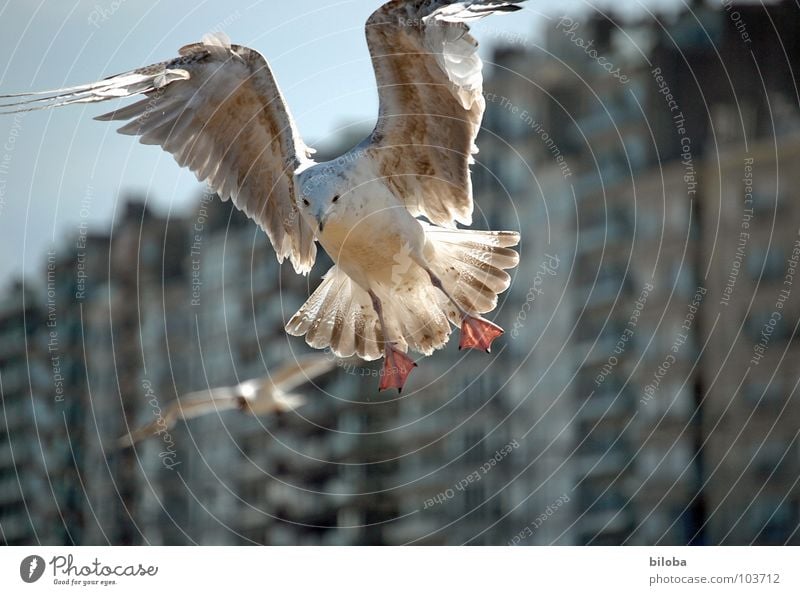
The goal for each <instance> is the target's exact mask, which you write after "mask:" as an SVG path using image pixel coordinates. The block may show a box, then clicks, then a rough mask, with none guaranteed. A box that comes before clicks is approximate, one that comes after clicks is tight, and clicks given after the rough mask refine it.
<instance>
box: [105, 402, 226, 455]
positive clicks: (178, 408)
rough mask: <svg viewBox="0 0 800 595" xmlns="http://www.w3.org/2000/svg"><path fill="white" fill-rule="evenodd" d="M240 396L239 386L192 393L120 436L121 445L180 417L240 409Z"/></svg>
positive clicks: (164, 428) (165, 427)
mask: <svg viewBox="0 0 800 595" xmlns="http://www.w3.org/2000/svg"><path fill="white" fill-rule="evenodd" d="M239 398H240V395H239V390H238V387H233V388H228V387H226V388H215V389H213V390H206V391H198V392H195V393H190V394H188V395H185V396H183V397H181V398H180V399H178V400H177V401H175V402H173V403H171V404H170V405H168V406H167V407H166V408H165V409H164V412H163V413H162V414H161V417H159V418H157V419H154V420H153V421H152V422H150V423H149V424H147V425H145V426H142V427H140V428H137V429H136V430H133V431H132V432H131V433H130V434H128V435H127V436H123V437H122V438H120V439H119V441H118V444H119V446H120V447H125V446H131V445H133V444H135V443H136V442H139V441H141V440H144V439H146V438H149V437H150V436H154V435H156V434H158V433H159V432H165V431H167V430H169V429H170V428H173V427H175V423H176V422H177V421H178V420H179V419H192V418H195V417H200V416H201V415H206V414H208V413H213V412H215V411H228V410H232V409H238V408H239V407H240V404H239V401H238V399H239Z"/></svg>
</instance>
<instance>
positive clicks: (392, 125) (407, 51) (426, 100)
mask: <svg viewBox="0 0 800 595" xmlns="http://www.w3.org/2000/svg"><path fill="white" fill-rule="evenodd" d="M521 1H524V0H518V1H517V2H510V1H509V2H504V1H500V0H463V1H454V0H428V1H427V2H408V1H407V0H393V1H392V2H388V3H386V4H384V5H383V6H382V7H381V8H379V9H378V10H377V11H375V12H374V13H373V14H372V16H370V18H369V20H368V21H367V26H366V33H367V43H368V45H369V50H370V54H371V55H372V63H373V67H374V69H375V78H376V79H377V83H378V93H379V98H380V114H379V117H378V124H377V125H376V127H375V130H374V131H373V133H372V136H371V137H370V139H368V140H369V141H370V143H371V144H369V145H368V146H367V149H366V150H367V151H368V152H369V153H370V154H371V155H372V157H373V158H374V159H375V161H376V162H377V163H378V166H379V171H380V173H381V174H382V175H383V176H384V178H383V179H384V180H385V182H386V183H387V184H389V186H390V187H392V190H393V192H394V194H395V195H396V196H397V197H398V198H399V199H400V200H402V201H404V202H405V205H406V207H407V208H408V210H409V211H410V212H411V214H412V215H414V216H420V215H422V216H425V217H427V218H428V220H430V221H431V223H434V224H436V225H442V226H448V227H452V226H454V225H455V223H456V222H458V223H463V224H464V225H470V224H471V223H472V211H473V202H472V182H471V179H470V172H469V166H470V165H471V164H472V163H474V158H473V154H475V153H477V151H478V149H477V147H476V146H475V138H476V137H477V135H478V131H479V129H480V125H481V119H482V118H483V112H484V109H485V106H486V102H485V100H484V97H483V73H482V68H483V63H482V61H481V59H480V57H479V55H478V43H477V41H476V40H475V39H474V38H473V37H472V36H471V35H470V34H469V27H468V26H467V24H466V23H467V22H470V21H473V20H477V19H480V18H482V17H485V16H488V15H491V14H494V13H497V12H511V11H515V10H519V9H520V7H519V6H517V4H518V3H519V2H521Z"/></svg>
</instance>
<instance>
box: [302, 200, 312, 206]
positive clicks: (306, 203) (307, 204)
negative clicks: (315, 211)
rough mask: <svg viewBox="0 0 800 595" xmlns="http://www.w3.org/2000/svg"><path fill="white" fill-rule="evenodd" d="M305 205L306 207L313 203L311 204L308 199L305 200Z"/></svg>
mask: <svg viewBox="0 0 800 595" xmlns="http://www.w3.org/2000/svg"><path fill="white" fill-rule="evenodd" d="M303 204H304V205H306V206H309V205H310V204H311V203H310V202H308V199H307V198H304V199H303Z"/></svg>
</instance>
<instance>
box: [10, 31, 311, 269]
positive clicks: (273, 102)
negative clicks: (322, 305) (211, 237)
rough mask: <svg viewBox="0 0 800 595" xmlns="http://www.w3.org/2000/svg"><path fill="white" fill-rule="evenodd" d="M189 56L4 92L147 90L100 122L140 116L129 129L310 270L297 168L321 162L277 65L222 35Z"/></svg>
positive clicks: (29, 106)
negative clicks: (275, 71)
mask: <svg viewBox="0 0 800 595" xmlns="http://www.w3.org/2000/svg"><path fill="white" fill-rule="evenodd" d="M179 53H180V57H179V58H176V59H174V60H170V61H167V62H162V63H160V64H154V65H152V66H147V67H144V68H139V69H137V70H133V71H131V72H127V73H123V74H120V75H117V76H112V77H109V78H107V79H104V80H102V81H100V82H97V83H92V84H89V85H82V86H79V87H71V88H68V89H59V90H57V91H52V92H44V93H31V94H21V95H4V96H0V98H3V99H9V98H15V101H13V102H12V103H6V104H5V105H0V109H2V108H11V111H14V112H16V111H30V110H34V109H46V108H51V107H58V106H61V105H70V104H74V103H94V102H97V101H106V100H109V99H116V98H120V97H130V96H132V95H137V94H143V95H145V98H144V99H142V100H141V101H138V102H137V103H134V104H132V105H129V106H127V107H123V108H120V109H118V110H115V111H113V112H111V113H108V114H105V115H103V116H99V117H98V118H96V119H98V120H131V121H130V122H129V123H128V124H126V125H125V126H123V127H122V128H120V130H119V132H121V133H123V134H130V135H138V136H140V137H141V138H140V142H142V143H144V144H152V145H160V146H161V147H163V148H164V149H165V150H166V151H168V152H169V153H171V154H172V155H173V157H175V160H176V161H177V162H178V164H180V165H181V166H182V167H188V168H189V169H191V170H192V171H193V172H194V173H195V175H196V176H197V178H198V179H199V180H200V181H207V182H208V184H209V186H210V187H211V188H212V189H213V190H214V191H215V192H217V193H218V194H219V196H220V197H221V198H222V199H223V200H228V199H229V198H230V199H233V202H234V204H235V205H236V206H237V207H238V208H239V209H240V210H242V211H244V213H245V214H247V215H248V216H249V217H250V218H251V219H253V220H254V221H256V222H257V223H258V224H259V225H260V226H261V227H262V228H263V229H264V231H265V232H266V233H267V235H268V236H269V239H270V241H271V242H272V245H273V247H274V248H275V252H276V253H277V255H278V259H279V260H280V261H281V262H282V261H283V260H284V259H285V258H287V257H288V258H289V259H290V260H291V261H292V264H293V265H294V268H295V270H296V271H297V272H299V273H307V272H308V271H309V270H310V269H311V266H312V265H313V263H314V258H315V256H316V245H315V244H314V234H313V231H312V230H311V228H310V227H308V225H307V224H306V223H305V222H304V221H303V219H302V217H301V216H300V214H299V212H298V210H297V207H296V205H295V188H294V181H293V174H294V173H295V171H296V170H297V169H299V168H301V167H303V166H305V165H307V164H309V163H311V161H310V154H311V152H312V151H311V150H310V149H308V148H307V147H306V146H305V144H304V143H303V141H302V140H301V139H300V135H299V134H298V132H297V128H296V126H295V124H294V121H293V120H292V117H291V115H290V113H289V111H288V109H287V107H286V103H285V101H284V99H283V96H282V95H281V92H280V89H279V88H278V85H277V84H276V82H275V79H274V77H273V75H272V71H271V70H270V67H269V65H268V64H267V61H266V60H265V59H264V58H263V57H262V56H261V55H260V54H259V53H258V52H256V51H255V50H251V49H249V48H246V47H242V46H238V45H231V44H230V42H229V41H228V39H227V37H225V36H223V35H221V34H217V35H210V36H206V37H205V38H204V39H203V41H202V42H201V43H196V44H192V45H188V46H185V47H184V48H182V49H181V50H180V52H179ZM0 113H2V112H0ZM6 113H8V112H6Z"/></svg>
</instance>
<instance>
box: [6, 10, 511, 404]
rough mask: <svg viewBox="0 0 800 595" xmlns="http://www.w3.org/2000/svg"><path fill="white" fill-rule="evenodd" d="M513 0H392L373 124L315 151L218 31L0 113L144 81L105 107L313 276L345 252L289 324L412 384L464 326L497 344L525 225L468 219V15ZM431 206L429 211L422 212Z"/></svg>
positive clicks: (270, 88) (376, 28) (377, 55)
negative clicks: (426, 360)
mask: <svg viewBox="0 0 800 595" xmlns="http://www.w3.org/2000/svg"><path fill="white" fill-rule="evenodd" d="M522 1H523V0H518V1H499V0H463V1H454V0H393V1H392V2H388V3H386V4H384V5H383V6H382V7H381V8H379V9H378V10H377V11H375V12H374V13H373V14H372V16H370V18H369V19H368V21H367V24H366V35H367V42H368V45H369V50H370V53H371V55H372V62H373V66H374V69H375V76H376V79H377V83H378V91H379V96H380V111H379V115H378V122H377V125H376V126H375V129H374V130H373V132H372V133H371V134H370V135H369V136H368V137H367V138H366V139H364V141H363V142H361V143H360V144H359V145H358V146H356V147H354V148H353V149H351V150H350V151H349V152H347V153H346V154H345V155H343V156H342V157H339V158H338V159H336V160H333V161H330V162H326V163H316V162H314V161H313V159H312V154H313V152H314V151H313V150H312V149H310V148H309V147H307V146H306V145H305V143H304V142H303V141H302V139H301V138H300V135H299V134H298V131H297V127H296V126H295V123H294V121H293V119H292V117H291V115H290V114H289V111H288V109H287V106H286V103H285V101H284V98H283V96H282V94H281V92H280V90H279V89H278V86H277V84H276V82H275V79H274V77H273V74H272V71H271V70H270V67H269V65H268V64H267V62H266V60H265V59H264V58H263V57H262V56H261V55H260V54H258V52H256V51H255V50H251V49H249V48H246V47H243V46H239V45H231V43H230V40H229V39H228V38H227V37H226V36H225V35H223V34H212V35H208V36H206V37H205V38H203V40H202V42H200V43H195V44H192V45H187V46H185V47H184V48H182V49H181V50H180V51H179V54H180V56H179V57H178V58H175V59H173V60H168V61H166V62H161V63H159V64H154V65H151V66H146V67H144V68H139V69H136V70H132V71H130V72H126V73H123V74H119V75H116V76H112V77H109V78H106V79H103V80H102V81H99V82H96V83H92V84H88V85H80V86H77V87H71V88H66V89H59V90H56V91H50V92H42V93H27V94H20V95H5V96H0V97H2V98H3V99H6V100H9V99H12V100H13V101H11V102H10V103H6V104H5V105H0V108H6V110H10V111H6V112H4V113H12V112H16V111H26V110H34V109H46V108H53V107H58V106H63V105H71V104H78V103H93V102H98V101H106V100H110V99H117V98H120V97H130V96H133V95H137V94H142V95H144V96H145V97H144V99H142V100H140V101H138V102H136V103H133V104H132V105H129V106H127V107H122V108H120V109H117V110H115V111H113V112H110V113H107V114H105V115H102V116H98V117H97V118H96V119H98V120H130V122H129V123H127V124H126V125H125V126H123V127H122V128H120V129H119V132H121V133H122V134H129V135H138V136H140V137H141V138H140V142H142V143H144V144H150V145H160V146H161V147H162V148H163V149H165V150H166V151H168V152H169V153H171V154H172V155H173V156H174V157H175V159H176V161H177V162H178V163H179V164H180V165H181V166H186V167H188V168H189V169H191V170H192V171H193V172H194V173H195V174H196V175H197V178H198V179H199V180H201V181H203V180H205V181H207V183H208V184H209V185H210V186H211V187H212V188H213V189H214V190H215V191H216V192H217V193H218V194H219V196H220V197H221V198H222V199H223V200H228V199H232V200H233V202H234V204H235V205H236V206H237V207H238V208H239V209H241V210H242V211H243V212H244V213H246V214H247V215H248V216H249V217H251V218H252V219H253V220H255V221H256V222H257V223H258V224H259V225H260V226H261V227H262V228H263V229H264V231H265V232H266V233H267V235H268V236H269V239H270V241H271V242H272V246H273V247H274V248H275V252H276V254H277V256H278V259H279V261H281V262H283V260H284V259H286V258H288V259H289V260H290V261H291V262H292V264H293V265H294V268H295V270H296V271H297V272H298V273H302V274H307V273H308V272H309V270H310V269H311V267H312V265H313V264H314V260H315V257H316V251H317V248H316V242H317V241H318V242H319V243H320V244H321V245H322V247H323V248H324V249H325V251H326V252H327V253H328V254H329V255H330V257H331V258H332V259H333V261H334V262H335V263H336V264H335V266H334V267H333V268H332V269H331V270H329V271H328V273H327V274H326V275H325V278H324V281H323V282H322V283H321V284H320V286H319V287H318V288H317V289H316V291H314V293H313V294H312V295H311V297H310V298H309V300H308V301H307V302H306V303H305V305H303V306H302V307H301V309H300V310H299V311H298V312H297V314H295V315H294V316H293V317H292V318H291V320H289V322H288V324H287V325H286V330H287V332H288V333H290V334H293V335H297V336H303V335H305V337H306V341H307V342H308V344H309V345H311V346H312V347H315V348H318V349H325V348H329V349H330V350H331V351H332V352H333V353H334V354H336V355H337V356H339V357H350V356H352V355H353V354H357V355H358V356H359V357H361V358H363V359H366V360H376V359H380V358H381V357H384V366H383V372H382V375H381V381H380V389H381V390H383V389H386V388H391V387H394V388H397V389H398V390H402V387H403V385H404V384H405V382H406V379H407V377H408V375H409V373H410V372H411V370H412V369H413V368H414V367H415V366H416V364H415V363H414V362H413V361H412V360H411V358H410V357H409V356H408V355H407V353H408V351H409V350H413V351H416V352H419V353H422V354H424V355H430V354H431V353H433V351H434V350H436V349H439V348H441V347H443V346H444V345H445V344H446V343H447V341H448V340H449V337H450V333H451V330H452V328H451V324H452V325H455V326H460V328H461V342H460V347H461V348H474V349H480V350H486V351H488V350H489V349H490V347H491V345H492V342H493V341H494V339H496V338H497V337H498V336H500V335H501V334H502V333H503V330H502V329H501V328H500V327H499V326H497V325H495V324H493V323H491V322H489V321H488V320H485V319H484V318H482V317H481V314H485V313H487V312H491V311H492V310H494V308H495V307H496V305H497V296H498V294H500V293H502V292H503V291H505V290H506V289H507V288H508V286H509V284H510V279H511V278H510V276H509V275H508V273H506V272H505V270H506V269H511V268H513V267H515V266H516V265H517V264H518V261H519V258H518V254H517V253H516V252H515V251H514V250H512V249H511V248H512V247H513V246H516V245H517V244H518V243H519V234H517V233H516V232H511V231H500V232H495V231H477V230H462V229H457V228H456V225H457V224H459V223H460V224H462V225H467V226H468V225H471V224H472V213H473V201H472V183H471V180H470V170H469V166H470V164H472V163H473V162H474V160H473V154H474V153H476V152H477V148H476V147H475V138H476V136H477V134H478V130H479V128H480V124H481V120H482V118H483V112H484V109H485V99H484V97H483V92H482V91H483V76H482V73H481V69H482V62H481V59H480V57H479V56H478V51H477V48H478V44H477V42H476V41H475V39H474V38H473V37H472V36H471V35H470V34H469V28H468V26H467V23H469V22H471V21H474V20H477V19H480V18H483V17H485V16H488V15H492V14H495V13H502V12H513V11H516V10H519V9H520V6H519V4H520V3H521V2H522ZM421 217H424V218H425V219H427V222H425V221H422V220H420V219H419V218H421Z"/></svg>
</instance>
